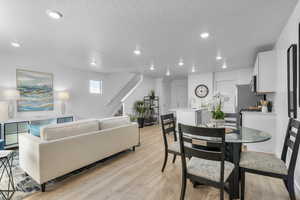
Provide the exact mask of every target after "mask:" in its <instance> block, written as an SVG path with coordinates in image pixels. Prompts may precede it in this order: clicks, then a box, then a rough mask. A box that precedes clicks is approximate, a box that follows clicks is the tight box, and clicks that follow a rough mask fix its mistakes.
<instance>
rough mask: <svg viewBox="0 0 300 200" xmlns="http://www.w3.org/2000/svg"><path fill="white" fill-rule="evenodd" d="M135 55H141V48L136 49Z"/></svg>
mask: <svg viewBox="0 0 300 200" xmlns="http://www.w3.org/2000/svg"><path fill="white" fill-rule="evenodd" d="M133 53H134V54H135V55H138V56H139V55H141V53H142V52H141V50H140V49H139V47H138V46H137V47H136V48H135V50H134V51H133Z"/></svg>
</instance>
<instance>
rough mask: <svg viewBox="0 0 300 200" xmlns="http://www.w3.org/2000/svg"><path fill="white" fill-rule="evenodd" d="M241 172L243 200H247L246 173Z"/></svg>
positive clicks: (242, 170)
mask: <svg viewBox="0 0 300 200" xmlns="http://www.w3.org/2000/svg"><path fill="white" fill-rule="evenodd" d="M240 170H241V200H244V199H245V181H246V172H245V170H244V169H242V168H241V169H240Z"/></svg>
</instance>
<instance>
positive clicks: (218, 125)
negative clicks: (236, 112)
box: [212, 119, 225, 128]
mask: <svg viewBox="0 0 300 200" xmlns="http://www.w3.org/2000/svg"><path fill="white" fill-rule="evenodd" d="M212 124H213V127H215V128H222V127H224V126H225V120H224V119H212Z"/></svg>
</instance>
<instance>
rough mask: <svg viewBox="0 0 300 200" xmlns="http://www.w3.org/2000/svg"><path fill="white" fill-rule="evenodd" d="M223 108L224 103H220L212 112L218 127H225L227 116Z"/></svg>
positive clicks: (215, 124) (214, 122)
mask: <svg viewBox="0 0 300 200" xmlns="http://www.w3.org/2000/svg"><path fill="white" fill-rule="evenodd" d="M221 108H222V102H221V101H219V104H218V105H217V106H216V107H215V109H214V110H213V111H212V118H213V124H214V126H216V127H220V126H224V124H225V114H224V112H223V111H222V109H221Z"/></svg>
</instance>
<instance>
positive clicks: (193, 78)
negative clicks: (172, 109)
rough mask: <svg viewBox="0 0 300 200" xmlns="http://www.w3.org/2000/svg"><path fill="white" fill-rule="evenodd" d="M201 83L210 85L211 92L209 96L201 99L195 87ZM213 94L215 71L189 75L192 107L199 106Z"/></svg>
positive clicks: (189, 93) (189, 95)
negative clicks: (196, 93)
mask: <svg viewBox="0 0 300 200" xmlns="http://www.w3.org/2000/svg"><path fill="white" fill-rule="evenodd" d="M199 84H204V85H206V86H207V87H208V89H209V93H208V95H207V97H205V98H203V99H200V98H199V97H197V96H196V95H195V88H196V87H197V86H198V85H199ZM212 95H213V73H202V74H191V75H189V76H188V105H190V106H191V107H199V105H200V104H201V102H202V101H208V100H209V99H211V98H212Z"/></svg>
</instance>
